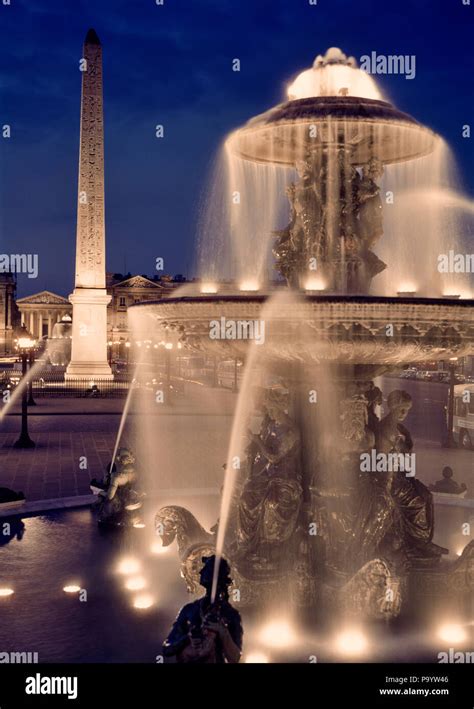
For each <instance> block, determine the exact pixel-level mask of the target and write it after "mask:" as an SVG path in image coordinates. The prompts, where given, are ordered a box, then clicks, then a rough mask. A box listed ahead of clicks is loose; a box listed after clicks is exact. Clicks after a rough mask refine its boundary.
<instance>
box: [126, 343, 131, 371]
mask: <svg viewBox="0 0 474 709" xmlns="http://www.w3.org/2000/svg"><path fill="white" fill-rule="evenodd" d="M130 345H131V343H130V342H129V341H128V340H127V342H126V343H125V349H126V350H127V372H128V365H129V362H130Z"/></svg>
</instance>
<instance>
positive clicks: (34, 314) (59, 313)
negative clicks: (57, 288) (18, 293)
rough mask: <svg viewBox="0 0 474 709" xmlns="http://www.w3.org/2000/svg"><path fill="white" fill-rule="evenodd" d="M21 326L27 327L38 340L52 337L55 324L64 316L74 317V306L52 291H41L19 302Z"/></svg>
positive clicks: (20, 299)
mask: <svg viewBox="0 0 474 709" xmlns="http://www.w3.org/2000/svg"><path fill="white" fill-rule="evenodd" d="M16 303H17V306H18V310H19V311H20V318H21V324H22V325H26V327H27V329H28V330H29V332H30V333H31V334H32V335H33V336H34V337H35V338H36V339H37V340H40V339H41V338H43V337H51V335H52V332H53V327H54V324H55V323H57V322H59V321H60V320H61V318H62V317H63V315H72V305H71V303H70V302H69V301H68V300H67V298H63V297H62V296H61V295H57V294H56V293H51V291H47V290H44V291H41V292H40V293H34V294H33V295H27V296H26V297H25V298H19V299H18V300H17V301H16Z"/></svg>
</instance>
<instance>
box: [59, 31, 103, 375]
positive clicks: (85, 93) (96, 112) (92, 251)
mask: <svg viewBox="0 0 474 709" xmlns="http://www.w3.org/2000/svg"><path fill="white" fill-rule="evenodd" d="M80 68H81V71H82V96H81V134H80V149H79V185H78V203H77V232H76V277H75V288H74V293H73V294H72V295H70V296H69V300H70V301H71V303H72V304H73V318H72V320H73V329H72V352H71V362H70V364H69V366H68V368H67V373H66V377H67V378H68V379H73V378H77V377H79V378H87V379H90V380H94V379H104V378H105V379H110V378H112V373H111V370H110V367H109V364H108V362H107V304H108V303H109V302H110V296H109V295H108V294H107V291H106V283H105V214H104V116H103V105H102V102H103V99H102V47H101V44H100V40H99V38H98V36H97V34H96V32H95V31H94V30H92V29H91V30H89V31H88V33H87V35H86V39H85V41H84V50H83V56H82V59H81V62H80Z"/></svg>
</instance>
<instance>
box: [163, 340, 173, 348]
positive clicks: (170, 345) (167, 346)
mask: <svg viewBox="0 0 474 709" xmlns="http://www.w3.org/2000/svg"><path fill="white" fill-rule="evenodd" d="M165 347H166V349H167V350H172V349H173V343H172V342H167V343H166V344H165Z"/></svg>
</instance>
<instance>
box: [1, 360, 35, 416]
mask: <svg viewBox="0 0 474 709" xmlns="http://www.w3.org/2000/svg"><path fill="white" fill-rule="evenodd" d="M42 366H43V362H40V361H37V362H35V363H34V365H33V366H32V367H31V368H30V369H29V370H28V371H27V373H26V376H24V377H22V378H21V379H20V381H19V382H18V385H17V386H16V387H15V390H14V392H13V393H12V394H11V396H10V398H9V399H8V401H7V403H6V404H5V406H4V407H3V408H2V410H1V411H0V423H1V422H2V421H3V419H4V418H5V416H6V415H7V414H8V412H9V411H10V409H11V408H12V406H13V405H14V404H15V402H16V401H17V400H18V399H19V397H20V395H21V393H22V392H23V390H24V389H25V387H26V386H27V385H28V384H29V383H30V382H31V381H32V380H33V379H34V378H35V376H36V375H37V374H38V372H39V371H40V370H41V367H42Z"/></svg>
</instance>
